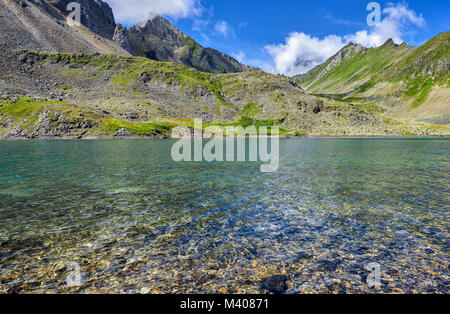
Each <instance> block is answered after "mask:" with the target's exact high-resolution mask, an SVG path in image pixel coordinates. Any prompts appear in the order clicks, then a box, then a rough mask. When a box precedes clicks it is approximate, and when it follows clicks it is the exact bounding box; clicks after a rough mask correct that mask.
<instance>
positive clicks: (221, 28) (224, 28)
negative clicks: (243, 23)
mask: <svg viewBox="0 0 450 314" xmlns="http://www.w3.org/2000/svg"><path fill="white" fill-rule="evenodd" d="M214 29H215V31H216V32H217V33H218V34H220V35H222V36H223V37H225V38H228V36H229V35H230V34H231V33H233V32H234V31H233V28H232V27H230V25H229V24H228V23H227V22H225V21H218V22H217V23H216V26H214Z"/></svg>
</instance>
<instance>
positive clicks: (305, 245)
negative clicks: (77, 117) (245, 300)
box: [0, 138, 450, 294]
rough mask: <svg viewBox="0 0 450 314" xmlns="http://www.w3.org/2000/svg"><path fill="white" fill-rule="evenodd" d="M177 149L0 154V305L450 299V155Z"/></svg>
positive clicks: (25, 144) (51, 145) (45, 148)
mask: <svg viewBox="0 0 450 314" xmlns="http://www.w3.org/2000/svg"><path fill="white" fill-rule="evenodd" d="M174 143H175V142H174V141H173V140H146V139H134V140H131V139H130V140H126V139H124V140H91V141H83V140H71V141H63V140H2V141H0V293H267V292H273V293H288V294H296V293H449V273H450V269H449V253H450V250H449V245H450V235H449V229H450V220H449V208H450V193H449V182H450V159H449V156H450V141H449V139H445V138H443V139H301V138H296V139H282V140H281V141H280V158H281V162H280V168H279V170H278V171H277V172H274V173H261V172H260V164H259V163H258V162H254V163H253V162H242V163H238V162H215V163H207V162H200V163H196V162H186V163H184V162H181V163H176V162H174V161H173V160H172V159H171V155H170V151H171V147H172V145H173V144H174ZM73 265H75V266H73ZM368 265H378V267H379V271H380V272H379V274H380V276H379V278H378V279H379V281H378V282H377V285H376V286H375V287H370V286H369V285H368V279H369V278H372V277H371V276H372V274H373V269H372V270H371V269H370V268H369V267H368ZM73 269H79V271H80V276H79V277H80V278H79V279H80V280H81V281H80V283H79V284H78V285H77V286H73V285H70V284H68V280H67V279H68V277H69V278H70V276H71V274H72V273H71V272H73Z"/></svg>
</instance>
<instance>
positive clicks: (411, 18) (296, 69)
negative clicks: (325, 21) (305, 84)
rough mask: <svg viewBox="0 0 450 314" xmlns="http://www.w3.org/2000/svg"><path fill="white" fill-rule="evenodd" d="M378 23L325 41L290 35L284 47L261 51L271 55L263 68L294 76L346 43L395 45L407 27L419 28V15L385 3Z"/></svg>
mask: <svg viewBox="0 0 450 314" xmlns="http://www.w3.org/2000/svg"><path fill="white" fill-rule="evenodd" d="M383 14H384V18H383V19H382V21H381V22H380V23H379V24H377V25H375V26H374V27H372V28H371V29H369V30H360V31H358V32H356V33H354V34H350V35H346V36H336V35H329V36H327V37H325V38H322V39H320V38H317V37H312V36H310V35H308V34H304V33H298V32H293V33H291V34H290V35H289V37H288V38H286V40H285V43H284V44H278V45H269V46H266V47H265V50H266V51H267V52H268V53H269V54H270V55H271V56H272V59H273V65H272V67H268V66H267V65H265V69H267V70H270V72H272V73H281V74H285V75H290V76H291V75H295V74H299V73H304V72H307V71H309V70H310V69H312V68H314V67H315V66H317V65H319V64H321V63H323V62H325V61H326V60H327V59H328V58H330V57H331V56H332V55H334V54H335V53H336V52H338V51H339V49H341V48H342V47H343V46H344V45H346V44H347V43H349V42H355V43H359V44H361V45H363V46H366V47H377V46H380V45H382V44H383V43H385V42H386V40H388V39H389V38H392V39H393V40H394V42H395V43H397V44H400V43H402V42H403V39H402V36H403V35H404V34H405V31H406V30H408V28H409V27H411V26H412V27H423V26H424V25H425V19H424V18H423V16H422V15H418V14H417V13H416V12H414V11H413V10H411V9H409V8H408V5H407V4H404V3H399V4H392V3H389V4H388V7H386V8H385V9H384V10H383Z"/></svg>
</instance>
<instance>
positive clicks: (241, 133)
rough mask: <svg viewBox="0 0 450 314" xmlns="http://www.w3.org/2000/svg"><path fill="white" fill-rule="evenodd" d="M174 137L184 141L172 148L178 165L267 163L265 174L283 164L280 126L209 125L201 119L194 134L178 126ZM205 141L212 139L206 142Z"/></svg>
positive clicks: (174, 131) (173, 156)
mask: <svg viewBox="0 0 450 314" xmlns="http://www.w3.org/2000/svg"><path fill="white" fill-rule="evenodd" d="M172 137H173V138H180V140H179V141H177V142H176V143H175V144H174V145H173V146H172V152H171V155H172V159H173V160H174V161H176V162H192V161H195V162H200V161H207V162H214V161H227V162H244V161H250V162H258V161H260V162H263V163H266V164H263V165H261V168H260V169H261V172H275V171H277V170H278V168H279V165H280V144H279V140H280V129H279V127H277V126H275V127H270V128H268V127H265V126H262V127H259V128H256V127H255V126H249V127H247V128H245V129H244V127H242V126H227V127H219V126H208V127H206V128H203V122H202V120H201V119H195V120H194V134H193V136H192V133H191V130H190V129H189V128H188V127H177V128H175V129H174V130H173V132H172ZM204 139H210V140H209V141H207V142H206V144H205V142H204Z"/></svg>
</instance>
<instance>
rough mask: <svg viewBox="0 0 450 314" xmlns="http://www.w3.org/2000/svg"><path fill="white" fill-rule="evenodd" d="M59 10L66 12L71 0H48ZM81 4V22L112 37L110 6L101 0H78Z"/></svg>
mask: <svg viewBox="0 0 450 314" xmlns="http://www.w3.org/2000/svg"><path fill="white" fill-rule="evenodd" d="M48 2H49V3H50V4H52V5H54V6H55V7H57V8H58V9H59V10H60V11H61V12H64V13H66V14H67V13H68V11H67V5H68V4H69V3H71V2H73V0H49V1H48ZM77 2H78V3H79V4H80V5H81V23H82V24H83V25H84V26H86V27H88V28H89V29H90V30H91V31H93V32H94V33H96V34H98V35H100V36H102V37H105V38H107V39H112V38H113V35H114V29H115V27H116V23H115V21H114V14H113V12H112V9H111V7H110V6H109V5H108V4H107V3H106V2H104V1H101V0H97V1H95V0H78V1H77Z"/></svg>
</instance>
